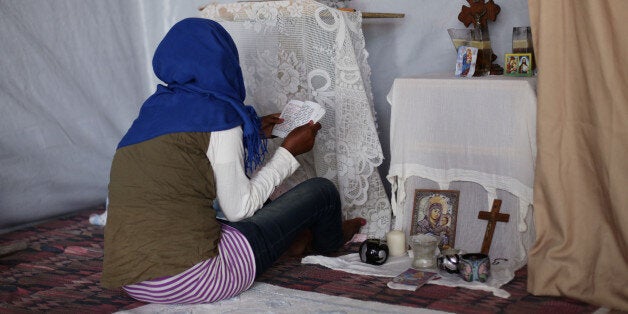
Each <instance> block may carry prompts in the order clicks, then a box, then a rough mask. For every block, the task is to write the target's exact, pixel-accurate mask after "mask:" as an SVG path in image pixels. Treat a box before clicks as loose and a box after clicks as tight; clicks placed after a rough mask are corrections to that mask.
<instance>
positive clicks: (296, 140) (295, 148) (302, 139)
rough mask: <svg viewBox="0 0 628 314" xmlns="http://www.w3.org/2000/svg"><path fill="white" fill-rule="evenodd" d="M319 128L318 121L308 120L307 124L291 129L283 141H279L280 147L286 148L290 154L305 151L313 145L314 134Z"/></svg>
mask: <svg viewBox="0 0 628 314" xmlns="http://www.w3.org/2000/svg"><path fill="white" fill-rule="evenodd" d="M320 129H321V124H320V123H318V122H317V123H314V122H312V121H310V122H309V123H308V124H304V125H302V126H300V127H297V128H295V129H294V130H292V132H290V134H288V136H286V138H285V139H284V140H283V143H281V147H283V148H285V149H287V150H288V151H289V152H290V153H291V154H292V156H297V155H301V154H303V153H307V152H309V151H310V150H312V147H314V141H315V139H316V134H317V133H318V130H320Z"/></svg>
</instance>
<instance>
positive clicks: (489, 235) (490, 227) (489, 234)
mask: <svg viewBox="0 0 628 314" xmlns="http://www.w3.org/2000/svg"><path fill="white" fill-rule="evenodd" d="M501 206H502V200H498V199H495V200H493V207H492V208H491V211H490V212H485V211H481V212H480V213H478V219H485V220H488V224H487V225H486V232H485V233H484V241H482V251H481V252H482V254H486V255H488V251H490V249H491V243H492V242H493V232H495V224H496V223H497V222H498V221H501V222H508V220H510V215H509V214H502V213H500V212H499V209H500V207H501Z"/></svg>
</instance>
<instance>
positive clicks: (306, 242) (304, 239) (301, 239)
mask: <svg viewBox="0 0 628 314" xmlns="http://www.w3.org/2000/svg"><path fill="white" fill-rule="evenodd" d="M312 238H313V236H312V231H310V229H305V230H303V231H301V233H299V234H298V235H297V237H296V238H295V239H294V241H292V244H291V245H290V247H289V248H288V250H287V251H286V253H284V255H285V256H289V257H295V256H303V255H305V254H306V251H310V250H311V245H312Z"/></svg>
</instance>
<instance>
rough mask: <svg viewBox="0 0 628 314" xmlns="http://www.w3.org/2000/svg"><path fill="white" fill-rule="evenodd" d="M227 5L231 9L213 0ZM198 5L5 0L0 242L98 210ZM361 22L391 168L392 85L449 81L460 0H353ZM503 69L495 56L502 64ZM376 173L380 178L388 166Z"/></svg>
mask: <svg viewBox="0 0 628 314" xmlns="http://www.w3.org/2000/svg"><path fill="white" fill-rule="evenodd" d="M212 2H233V1H212ZM206 3H208V1H199V0H168V1H165V0H164V1H151V0H134V1H128V0H107V1H100V0H82V1H75V0H55V1H45V0H0V57H1V61H0V232H2V231H7V230H10V229H12V228H15V227H18V226H22V225H24V224H28V223H33V222H36V221H40V220H43V219H48V218H51V217H55V216H59V215H63V214H67V213H69V212H73V211H77V210H81V209H86V208H93V207H94V206H97V205H99V204H102V203H104V200H105V197H106V194H107V182H108V176H109V167H110V162H111V158H112V157H113V153H114V151H115V148H116V145H117V143H118V141H119V140H120V138H121V137H122V135H123V134H124V132H125V131H126V130H127V128H128V127H129V126H130V124H131V122H132V121H133V119H134V118H135V117H136V115H137V112H138V109H139V107H140V105H141V104H142V102H143V101H144V99H145V98H146V97H147V96H149V95H150V94H151V93H152V92H153V91H154V90H155V85H156V84H157V83H158V80H157V79H156V78H155V77H154V75H153V72H152V67H151V64H150V63H151V58H152V54H153V51H154V49H155V47H156V46H157V44H158V42H159V40H160V39H161V38H162V37H163V35H164V34H165V33H166V31H167V30H168V29H169V28H170V26H172V25H173V24H174V23H175V22H176V21H178V20H180V19H183V18H185V17H196V16H199V12H198V10H197V9H198V7H199V6H201V5H203V4H206ZM348 4H349V6H351V7H354V8H356V9H358V10H361V11H365V12H398V13H405V15H406V16H405V18H403V19H365V20H364V21H363V29H364V35H365V37H366V49H367V51H368V52H369V54H370V55H369V58H368V61H369V64H370V66H371V69H372V73H371V82H372V87H373V94H374V100H375V110H376V112H377V115H378V126H379V135H380V141H381V143H382V147H383V149H384V156H385V158H386V160H387V159H388V157H389V156H390V154H389V151H390V150H389V138H388V131H389V121H388V120H389V118H390V105H389V104H388V103H387V101H386V94H387V93H388V90H389V89H390V87H391V85H392V82H393V80H394V78H396V77H407V76H417V75H421V74H427V73H433V72H453V67H454V63H455V52H454V49H453V46H452V44H451V41H450V39H449V36H448V35H447V32H446V29H447V28H450V27H458V28H459V27H463V25H462V23H461V22H459V21H458V19H457V17H458V13H459V12H460V8H461V6H462V5H468V3H467V2H466V1H464V0H447V1H440V0H439V1H437V0H387V1H382V0H352V1H349V2H348ZM497 4H498V5H500V6H501V9H502V10H501V13H500V14H499V16H498V17H497V21H496V22H495V23H491V24H490V31H491V39H492V42H493V49H494V52H495V54H496V55H498V56H501V55H502V54H503V53H506V52H509V51H510V37H511V33H512V27H513V26H519V25H529V18H528V7H527V0H508V1H499V0H498V1H497ZM500 59H501V58H500ZM386 160H385V161H384V164H383V165H382V166H381V167H380V169H379V171H380V174H381V175H382V177H385V175H386V173H387V172H388V162H387V161H386Z"/></svg>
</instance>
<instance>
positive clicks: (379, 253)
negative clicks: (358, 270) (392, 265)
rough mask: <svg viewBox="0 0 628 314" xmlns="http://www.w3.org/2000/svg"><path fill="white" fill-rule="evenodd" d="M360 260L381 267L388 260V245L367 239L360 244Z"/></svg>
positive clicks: (377, 240)
mask: <svg viewBox="0 0 628 314" xmlns="http://www.w3.org/2000/svg"><path fill="white" fill-rule="evenodd" d="M359 253H360V260H361V261H362V262H364V263H367V264H372V265H382V264H384V263H386V260H387V259H388V245H387V244H386V241H382V240H379V239H367V240H366V241H364V242H362V244H360V251H359Z"/></svg>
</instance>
